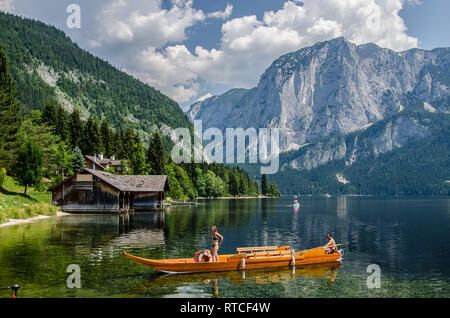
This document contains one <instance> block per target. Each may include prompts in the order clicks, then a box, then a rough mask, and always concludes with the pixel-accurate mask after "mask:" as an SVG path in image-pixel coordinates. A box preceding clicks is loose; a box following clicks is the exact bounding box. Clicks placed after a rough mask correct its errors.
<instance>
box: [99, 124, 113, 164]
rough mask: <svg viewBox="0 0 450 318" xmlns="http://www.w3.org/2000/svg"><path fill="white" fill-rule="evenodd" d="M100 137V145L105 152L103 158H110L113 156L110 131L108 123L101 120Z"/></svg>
mask: <svg viewBox="0 0 450 318" xmlns="http://www.w3.org/2000/svg"><path fill="white" fill-rule="evenodd" d="M100 135H101V138H102V145H103V148H104V151H105V156H107V157H110V156H112V155H113V154H115V153H114V151H113V145H112V144H113V143H112V140H111V139H112V131H111V128H109V125H108V121H107V120H106V119H103V120H102V123H101V125H100Z"/></svg>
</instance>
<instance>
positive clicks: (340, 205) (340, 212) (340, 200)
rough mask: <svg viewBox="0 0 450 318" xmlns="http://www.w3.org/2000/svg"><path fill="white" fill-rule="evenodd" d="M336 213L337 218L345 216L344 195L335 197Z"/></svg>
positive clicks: (345, 202)
mask: <svg viewBox="0 0 450 318" xmlns="http://www.w3.org/2000/svg"><path fill="white" fill-rule="evenodd" d="M336 214H337V216H338V217H339V218H345V217H347V197H346V196H339V197H337V210H336Z"/></svg>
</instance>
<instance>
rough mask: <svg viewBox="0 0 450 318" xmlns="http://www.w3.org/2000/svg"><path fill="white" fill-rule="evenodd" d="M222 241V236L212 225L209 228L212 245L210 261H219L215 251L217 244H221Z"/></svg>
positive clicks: (217, 247) (217, 248)
mask: <svg viewBox="0 0 450 318" xmlns="http://www.w3.org/2000/svg"><path fill="white" fill-rule="evenodd" d="M219 238H220V243H219ZM222 243H223V236H222V235H220V234H219V233H218V232H217V227H216V226H213V227H212V228H211V246H212V254H213V256H212V261H213V262H216V261H217V262H218V261H219V255H217V251H218V250H219V246H220V245H222Z"/></svg>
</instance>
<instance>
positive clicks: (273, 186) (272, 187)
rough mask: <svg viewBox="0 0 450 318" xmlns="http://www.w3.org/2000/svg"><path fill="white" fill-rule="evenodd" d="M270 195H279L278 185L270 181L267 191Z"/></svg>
mask: <svg viewBox="0 0 450 318" xmlns="http://www.w3.org/2000/svg"><path fill="white" fill-rule="evenodd" d="M268 194H269V195H270V196H271V197H281V192H280V191H279V190H278V187H277V185H276V183H275V182H273V181H272V182H271V183H270V185H269V193H268Z"/></svg>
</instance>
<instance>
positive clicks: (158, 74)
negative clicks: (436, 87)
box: [91, 0, 417, 103]
mask: <svg viewBox="0 0 450 318" xmlns="http://www.w3.org/2000/svg"><path fill="white" fill-rule="evenodd" d="M405 1H407V0H303V1H302V2H299V1H289V0H288V1H286V2H285V3H284V5H283V7H282V8H281V9H280V10H278V11H268V12H265V14H264V16H263V17H262V18H261V19H258V18H257V17H256V16H255V15H249V16H244V17H239V18H234V19H229V18H230V16H231V13H232V10H233V6H232V5H230V4H228V5H227V7H226V8H225V9H224V11H217V12H212V13H204V12H203V11H202V10H198V9H195V8H193V1H192V0H190V1H186V0H172V4H173V6H172V8H171V9H169V10H163V9H161V3H160V1H157V0H147V3H148V4H149V6H150V4H152V6H150V7H148V8H147V9H146V10H137V9H136V10H133V11H130V10H125V9H126V7H127V1H126V0H116V1H115V2H114V3H113V4H112V5H110V6H109V7H108V8H106V9H105V10H104V12H103V14H104V15H106V16H108V17H110V18H109V19H107V20H105V21H106V22H107V23H105V24H104V25H107V26H108V27H109V28H110V29H109V30H106V31H104V32H102V33H101V35H99V38H97V39H92V40H91V44H92V45H93V46H97V47H98V46H101V45H108V44H114V43H118V42H119V43H125V44H128V43H129V45H130V47H132V48H133V50H134V53H135V54H133V57H130V56H128V58H130V60H129V61H128V63H127V65H125V66H126V67H127V69H128V70H129V71H130V72H131V73H133V74H134V75H135V76H137V77H139V78H140V79H141V80H144V81H146V82H147V83H149V84H150V85H152V86H155V87H157V88H158V89H160V90H161V91H162V92H164V93H166V94H168V95H169V96H170V97H172V98H174V99H175V100H176V101H178V102H180V103H186V102H190V101H194V100H196V99H197V98H198V97H199V96H200V92H201V91H203V92H204V91H205V90H204V89H203V90H202V89H201V86H200V83H202V85H203V83H207V85H209V86H210V87H207V89H208V90H210V88H211V87H213V86H214V85H228V86H229V87H230V88H231V87H247V88H249V87H252V86H254V85H256V83H257V81H258V80H259V76H260V75H261V73H262V72H263V71H264V70H265V69H266V68H267V67H268V66H269V65H270V64H271V63H272V61H273V60H275V59H276V58H278V57H279V56H280V55H283V54H285V53H288V52H291V51H295V50H298V49H300V48H302V47H305V46H309V45H312V44H314V43H316V42H318V41H324V40H329V39H332V38H335V37H339V36H344V37H345V38H347V39H348V40H349V41H351V42H354V43H356V44H362V43H368V42H374V43H377V44H378V45H380V46H382V47H387V48H391V49H394V50H397V51H401V50H405V49H409V48H412V47H415V46H417V39H416V38H413V37H410V36H408V35H407V34H406V27H405V25H404V23H403V20H402V18H401V17H400V16H399V15H398V13H399V11H400V10H401V8H402V6H403V5H404V3H405ZM208 18H215V19H224V20H226V19H228V21H226V22H224V23H223V25H222V30H221V31H222V38H221V42H220V47H218V48H214V49H211V50H207V49H205V48H203V47H201V46H197V47H196V48H195V50H194V52H190V51H189V50H188V49H187V47H186V46H185V45H184V44H182V42H183V41H184V40H186V38H187V35H186V30H187V29H188V28H189V27H191V26H193V25H195V24H196V23H201V22H205V21H206V19H208ZM203 94H204V93H203Z"/></svg>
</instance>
